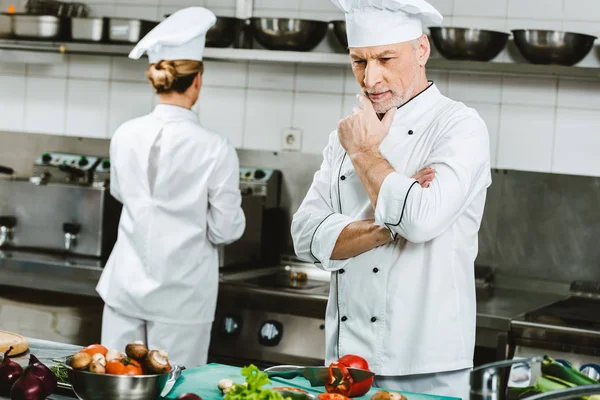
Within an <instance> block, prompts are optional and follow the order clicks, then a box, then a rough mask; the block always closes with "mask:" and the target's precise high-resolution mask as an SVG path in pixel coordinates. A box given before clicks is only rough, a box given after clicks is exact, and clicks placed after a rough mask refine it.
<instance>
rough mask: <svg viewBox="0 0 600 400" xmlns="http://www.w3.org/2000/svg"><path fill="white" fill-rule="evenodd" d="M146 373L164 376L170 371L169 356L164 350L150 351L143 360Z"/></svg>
mask: <svg viewBox="0 0 600 400" xmlns="http://www.w3.org/2000/svg"><path fill="white" fill-rule="evenodd" d="M144 365H145V367H146V369H147V370H148V372H150V373H152V374H166V373H168V372H169V371H171V364H169V354H168V353H167V352H166V351H164V350H152V351H150V352H149V353H148V356H147V357H146V359H145V360H144Z"/></svg>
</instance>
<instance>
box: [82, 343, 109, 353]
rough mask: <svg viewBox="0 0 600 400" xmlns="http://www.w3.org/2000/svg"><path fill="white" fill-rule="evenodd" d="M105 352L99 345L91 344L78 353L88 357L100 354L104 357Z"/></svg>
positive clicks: (105, 349) (106, 350) (104, 348)
mask: <svg viewBox="0 0 600 400" xmlns="http://www.w3.org/2000/svg"><path fill="white" fill-rule="evenodd" d="M107 352H108V349H107V348H106V347H104V346H102V345H101V344H91V345H89V346H88V347H86V348H85V349H83V350H80V351H79V353H86V354H89V355H90V356H94V354H102V355H103V356H106V353H107Z"/></svg>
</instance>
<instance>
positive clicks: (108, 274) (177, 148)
mask: <svg viewBox="0 0 600 400" xmlns="http://www.w3.org/2000/svg"><path fill="white" fill-rule="evenodd" d="M110 159H111V194H112V195H113V196H114V197H116V198H117V199H118V200H119V201H121V202H122V203H123V212H122V215H121V220H120V222H119V231H118V239H117V242H116V244H115V247H114V249H113V251H112V253H111V255H110V258H109V260H108V262H107V265H106V267H105V269H104V271H103V273H102V277H101V279H100V282H99V283H98V286H97V291H98V293H99V294H100V296H101V297H102V299H103V300H104V301H105V302H106V304H108V305H109V306H110V307H112V308H114V309H115V310H116V311H117V312H119V313H121V314H123V315H126V316H130V317H134V318H139V319H143V320H147V321H154V322H161V323H169V324H190V325H192V324H203V323H210V322H212V321H213V319H214V312H215V307H216V300H217V290H218V274H219V271H218V269H219V262H218V251H217V245H221V244H227V243H231V242H233V241H235V240H237V239H239V238H240V237H241V235H242V234H243V232H244V228H245V223H246V220H245V217H244V213H243V210H242V208H241V194H240V190H239V164H238V163H239V162H238V158H237V154H236V152H235V149H234V148H233V147H232V146H231V145H230V144H229V143H228V141H227V140H226V139H225V138H224V137H222V136H219V135H217V134H214V133H212V132H209V131H207V130H206V129H204V128H202V127H201V126H200V124H199V122H198V117H197V115H196V114H195V113H194V112H192V111H191V110H188V109H186V108H182V107H177V106H172V105H164V104H160V105H158V106H156V108H155V110H154V111H153V112H152V113H151V114H149V115H147V116H144V117H141V118H137V119H134V120H131V121H129V122H126V123H125V124H123V125H122V126H121V127H120V128H119V129H118V130H117V132H116V133H115V135H114V137H113V138H112V141H111V146H110Z"/></svg>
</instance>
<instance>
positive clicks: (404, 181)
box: [375, 117, 491, 243]
mask: <svg viewBox="0 0 600 400" xmlns="http://www.w3.org/2000/svg"><path fill="white" fill-rule="evenodd" d="M489 154H490V149H489V136H488V132H487V128H486V126H485V123H484V122H483V120H481V119H480V118H479V117H476V118H473V117H469V118H462V119H461V120H460V121H458V122H456V123H454V124H451V125H450V128H449V129H448V130H447V132H446V133H445V134H444V135H443V136H442V137H441V138H440V139H439V140H438V143H436V145H435V146H434V149H433V151H432V153H431V154H430V155H429V157H428V159H427V162H426V165H431V166H432V167H433V168H435V170H436V177H435V179H434V181H433V182H432V183H431V185H430V187H429V188H428V189H423V188H422V187H421V186H420V185H419V184H418V182H417V181H415V180H414V179H411V178H407V177H406V176H403V175H401V174H398V173H396V172H392V173H391V174H389V175H388V176H387V177H386V178H385V180H384V181H383V184H382V185H381V189H380V192H379V196H378V199H377V205H376V207H375V222H376V223H377V224H378V225H381V226H384V225H385V226H387V227H388V228H389V229H390V230H391V231H392V233H394V234H399V235H400V236H402V237H404V238H405V239H406V240H408V241H409V242H413V243H424V242H428V241H430V240H432V239H434V238H436V237H437V236H439V235H440V234H442V233H443V232H444V231H446V230H447V229H448V228H449V227H450V226H451V225H452V223H453V222H454V221H456V219H457V218H458V217H459V216H460V215H461V214H462V213H463V212H464V211H465V209H466V208H467V207H469V205H470V204H471V202H472V201H473V199H474V198H475V197H476V196H477V195H478V194H479V193H481V192H482V191H483V190H485V189H487V187H488V186H489V185H490V184H491V173H490V159H489ZM383 155H384V156H385V157H386V158H387V159H388V160H389V159H390V158H389V156H388V155H386V154H383Z"/></svg>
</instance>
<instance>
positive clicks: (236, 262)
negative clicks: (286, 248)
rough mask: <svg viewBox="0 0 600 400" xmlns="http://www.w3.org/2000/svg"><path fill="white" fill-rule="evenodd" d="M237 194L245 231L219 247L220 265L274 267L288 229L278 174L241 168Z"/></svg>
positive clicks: (275, 171) (264, 170)
mask: <svg viewBox="0 0 600 400" xmlns="http://www.w3.org/2000/svg"><path fill="white" fill-rule="evenodd" d="M240 191H241V193H242V209H243V210H244V215H245V217H246V229H245V230H244V233H243V235H242V237H241V238H240V239H239V240H237V241H235V242H233V243H231V244H229V245H226V246H220V247H219V266H220V267H221V268H226V267H227V268H229V267H235V266H242V265H252V264H257V263H261V264H263V265H273V264H275V263H276V262H278V261H279V257H280V252H281V248H282V246H283V240H284V237H285V236H284V235H285V229H287V228H286V226H285V224H284V219H283V216H282V212H283V210H282V209H281V208H280V195H281V194H280V193H281V172H280V171H278V170H272V169H262V168H247V167H241V168H240Z"/></svg>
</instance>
